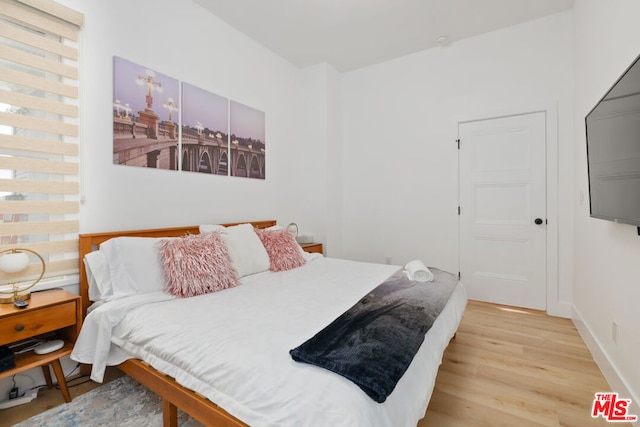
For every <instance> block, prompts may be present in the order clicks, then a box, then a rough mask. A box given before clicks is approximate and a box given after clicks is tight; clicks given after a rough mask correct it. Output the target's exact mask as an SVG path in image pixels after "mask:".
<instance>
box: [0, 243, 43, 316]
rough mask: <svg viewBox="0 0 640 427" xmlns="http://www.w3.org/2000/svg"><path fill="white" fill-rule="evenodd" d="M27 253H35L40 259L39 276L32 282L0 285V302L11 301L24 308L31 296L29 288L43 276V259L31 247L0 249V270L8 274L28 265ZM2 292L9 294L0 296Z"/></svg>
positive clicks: (9, 302) (19, 270) (7, 302)
mask: <svg viewBox="0 0 640 427" xmlns="http://www.w3.org/2000/svg"><path fill="white" fill-rule="evenodd" d="M29 253H31V254H33V255H35V256H36V257H38V259H39V260H40V263H41V266H42V270H41V272H40V276H39V277H38V278H37V279H36V280H34V281H33V282H31V283H29V282H15V283H8V284H6V285H0V304H11V303H13V304H14V305H15V306H16V307H18V308H24V307H26V306H28V305H29V303H28V302H27V300H28V299H30V298H31V292H29V289H31V288H32V287H34V286H35V285H36V284H37V283H38V282H39V281H40V280H41V279H42V276H44V272H45V264H44V259H43V258H42V257H41V256H40V254H38V253H37V252H35V251H32V250H31V249H21V248H15V249H6V250H4V251H0V270H2V271H4V272H5V273H8V274H10V275H11V274H15V273H19V272H21V271H23V270H24V269H26V268H27V267H28V266H29ZM2 294H5V295H7V294H9V295H8V296H2Z"/></svg>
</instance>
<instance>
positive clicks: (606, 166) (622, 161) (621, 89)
mask: <svg viewBox="0 0 640 427" xmlns="http://www.w3.org/2000/svg"><path fill="white" fill-rule="evenodd" d="M639 59H640V57H638V58H636V60H635V61H634V62H633V64H631V66H630V67H629V68H627V70H626V71H625V72H624V73H623V74H622V76H621V77H620V78H619V79H618V80H617V81H616V82H615V84H614V85H613V86H612V87H611V89H609V91H608V92H607V93H606V94H605V95H604V97H602V99H601V100H600V101H599V102H598V103H597V104H596V106H595V107H594V108H593V109H592V110H591V111H590V112H589V114H587V117H586V118H585V124H586V130H587V163H588V170H589V203H590V208H591V216H592V217H594V218H601V219H606V220H609V221H615V222H621V223H625V224H632V225H636V226H638V227H640V61H638V60H639ZM638 232H639V233H640V228H639V229H638Z"/></svg>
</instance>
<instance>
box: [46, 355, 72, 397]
mask: <svg viewBox="0 0 640 427" xmlns="http://www.w3.org/2000/svg"><path fill="white" fill-rule="evenodd" d="M51 366H53V372H55V374H56V378H57V379H58V386H59V387H60V391H61V392H62V397H64V401H65V402H67V403H69V402H71V395H70V394H69V389H68V388H67V380H65V379H64V372H63V371H62V365H60V359H56V360H54V361H53V362H51Z"/></svg>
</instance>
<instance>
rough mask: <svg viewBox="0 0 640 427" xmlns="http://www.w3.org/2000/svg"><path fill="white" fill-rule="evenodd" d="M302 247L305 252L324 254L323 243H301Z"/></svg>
mask: <svg viewBox="0 0 640 427" xmlns="http://www.w3.org/2000/svg"><path fill="white" fill-rule="evenodd" d="M300 246H301V247H302V249H303V250H304V251H305V252H310V253H313V252H316V253H319V254H321V253H322V243H315V242H313V243H301V244H300Z"/></svg>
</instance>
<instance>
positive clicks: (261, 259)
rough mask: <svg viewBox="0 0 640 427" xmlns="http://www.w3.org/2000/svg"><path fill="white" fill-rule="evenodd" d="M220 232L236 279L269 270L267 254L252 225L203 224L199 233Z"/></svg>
mask: <svg viewBox="0 0 640 427" xmlns="http://www.w3.org/2000/svg"><path fill="white" fill-rule="evenodd" d="M216 230H222V236H223V237H224V239H225V241H226V242H227V248H228V249H229V256H230V257H231V264H232V265H233V267H234V268H235V270H236V273H237V275H238V279H239V278H241V277H244V276H248V275H249V274H255V273H261V272H263V271H267V270H269V254H267V250H266V249H265V248H264V245H263V244H262V242H261V241H260V238H259V237H258V235H257V234H256V232H255V231H253V225H251V224H240V225H233V226H231V227H223V226H221V225H210V224H205V225H201V226H200V232H201V233H207V232H212V231H216Z"/></svg>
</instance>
